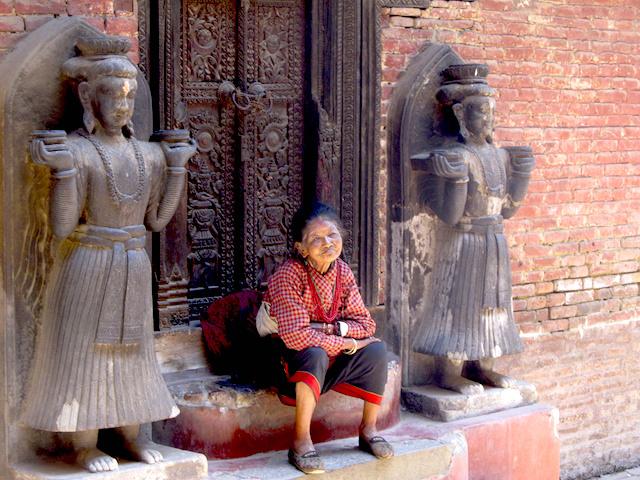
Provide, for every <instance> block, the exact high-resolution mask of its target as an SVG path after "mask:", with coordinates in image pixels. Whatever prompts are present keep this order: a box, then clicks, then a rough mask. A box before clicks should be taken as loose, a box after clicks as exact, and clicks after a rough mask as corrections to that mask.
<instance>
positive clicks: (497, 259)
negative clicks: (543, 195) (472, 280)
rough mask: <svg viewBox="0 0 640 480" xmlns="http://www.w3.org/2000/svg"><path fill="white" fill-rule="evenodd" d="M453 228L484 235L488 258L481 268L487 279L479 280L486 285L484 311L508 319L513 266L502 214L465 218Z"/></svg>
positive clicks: (501, 319) (498, 317) (486, 256)
mask: <svg viewBox="0 0 640 480" xmlns="http://www.w3.org/2000/svg"><path fill="white" fill-rule="evenodd" d="M452 228H454V229H455V230H457V231H458V232H464V233H471V234H474V235H478V236H481V237H484V242H483V244H484V249H485V250H484V259H485V261H484V265H483V266H482V267H481V270H480V272H482V276H483V277H484V279H483V280H482V281H479V282H478V285H482V288H483V289H484V295H483V296H484V299H483V304H482V305H483V311H484V313H483V315H489V316H495V318H496V319H498V320H500V321H506V320H504V319H505V318H507V319H508V313H507V312H508V310H510V308H511V268H510V264H509V252H508V250H507V242H506V240H505V238H504V224H503V218H502V215H488V216H485V217H474V218H469V219H466V221H465V219H463V220H462V221H461V222H460V223H458V224H457V225H455V226H454V227H452ZM478 280H480V279H479V278H478Z"/></svg>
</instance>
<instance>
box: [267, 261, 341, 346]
mask: <svg viewBox="0 0 640 480" xmlns="http://www.w3.org/2000/svg"><path fill="white" fill-rule="evenodd" d="M305 279H306V273H305V271H304V267H303V266H302V265H297V264H296V263H295V262H286V263H285V264H284V265H282V267H280V268H279V269H278V271H277V272H276V273H274V274H273V275H272V276H271V278H270V279H269V284H268V290H269V299H270V300H271V315H272V316H273V317H275V319H276V321H277V322H278V335H280V338H282V341H283V342H284V344H285V345H286V346H287V348H290V349H292V350H304V349H305V348H308V347H321V348H322V349H324V351H326V352H327V354H328V355H329V356H336V355H338V354H339V353H340V352H341V350H342V338H341V337H337V336H335V335H325V334H324V333H322V332H320V331H318V330H315V329H313V328H311V327H310V326H309V321H310V317H309V311H308V310H307V308H306V306H305V305H304V301H303V298H302V295H303V292H304V288H305Z"/></svg>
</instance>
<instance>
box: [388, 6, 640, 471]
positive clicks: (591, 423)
mask: <svg viewBox="0 0 640 480" xmlns="http://www.w3.org/2000/svg"><path fill="white" fill-rule="evenodd" d="M429 41H431V42H439V43H447V44H450V45H451V46H452V47H453V48H454V49H455V50H456V51H457V52H458V53H459V54H460V55H461V56H462V58H464V59H465V61H468V62H483V63H487V64H489V66H490V70H491V73H490V77H489V80H490V83H491V84H492V85H493V86H494V87H496V88H497V90H498V95H499V96H498V104H497V109H498V116H497V121H496V125H497V131H496V135H495V138H496V142H497V143H498V144H500V145H512V144H515V145H517V144H526V145H531V146H532V147H533V150H534V152H535V154H536V160H537V169H536V171H535V172H534V175H533V179H532V182H531V187H530V190H529V192H530V193H529V195H528V197H527V199H526V201H525V202H526V204H525V206H523V207H522V208H521V209H520V212H519V214H518V215H517V216H516V217H515V218H514V219H512V220H509V221H508V222H507V232H508V237H509V241H510V247H511V258H512V266H513V272H514V297H515V298H514V307H515V310H516V311H517V314H516V316H517V321H518V323H519V325H520V328H521V330H522V333H523V335H524V337H525V339H526V344H527V351H526V352H525V353H524V354H522V355H520V356H518V357H516V358H511V359H503V360H502V361H501V366H502V367H503V369H505V370H506V371H508V372H511V373H512V374H513V375H515V376H517V377H520V378H523V379H525V380H528V381H531V382H533V383H534V384H536V385H537V387H538V391H539V395H540V399H541V401H543V402H547V403H551V404H553V405H556V406H558V407H559V408H560V437H561V440H562V469H563V478H567V479H568V478H588V477H589V476H591V475H594V474H596V473H599V472H604V471H611V470H613V469H615V468H618V467H621V466H628V465H637V464H640V368H639V367H638V362H639V361H640V346H639V345H640V306H639V303H638V299H639V298H640V297H639V292H638V282H639V281H640V268H639V259H640V2H638V1H629V0H627V1H622V0H478V1H477V2H475V3H463V2H453V1H452V2H445V1H437V0H434V1H433V2H432V3H431V6H430V8H427V9H417V8H392V9H385V10H384V17H383V39H382V45H383V55H382V64H383V73H382V88H383V104H382V111H383V115H386V111H387V108H388V104H389V98H390V97H391V95H392V93H393V87H394V83H395V81H396V79H397V78H398V75H399V74H400V73H401V72H402V71H403V70H404V69H405V68H406V66H407V64H408V63H409V60H410V59H411V57H412V56H413V55H414V54H416V53H417V52H418V51H419V49H420V48H421V46H422V45H424V43H425V42H429ZM383 124H384V119H383ZM383 143H384V132H383ZM385 148H386V146H385V145H383V149H382V150H383V151H384V150H385ZM532 478H534V477H532Z"/></svg>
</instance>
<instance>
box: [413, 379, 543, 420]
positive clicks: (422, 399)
mask: <svg viewBox="0 0 640 480" xmlns="http://www.w3.org/2000/svg"><path fill="white" fill-rule="evenodd" d="M537 396H538V395H537V392H536V387H535V386H533V385H531V384H530V383H526V382H518V383H517V385H516V387H515V388H487V387H485V390H484V392H482V393H479V394H476V395H462V394H460V393H456V392H452V391H451V390H444V389H442V388H439V387H436V386H433V385H424V386H413V387H407V388H403V389H402V404H403V405H404V407H405V408H406V409H407V410H409V411H410V412H414V413H419V414H421V415H424V416H426V417H428V418H432V419H434V420H440V421H442V422H450V421H453V420H458V419H460V418H470V417H477V416H478V415H485V414H487V413H492V412H499V411H501V410H506V409H508V408H515V407H521V406H524V405H531V404H532V403H535V402H536V400H537Z"/></svg>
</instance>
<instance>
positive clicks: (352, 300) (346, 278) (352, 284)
mask: <svg viewBox="0 0 640 480" xmlns="http://www.w3.org/2000/svg"><path fill="white" fill-rule="evenodd" d="M341 267H343V269H342V272H341V273H342V282H343V283H342V288H343V298H344V300H343V304H342V312H341V313H342V315H341V316H342V321H343V322H345V323H346V324H347V325H348V326H349V330H348V331H347V337H352V338H368V337H371V336H372V335H373V334H374V333H375V332H376V324H375V322H374V321H373V318H371V314H370V313H369V310H367V307H365V306H364V302H363V301H362V296H361V295H360V290H358V285H357V284H356V279H355V277H354V275H353V272H352V271H351V268H349V265H347V264H346V263H344V264H343V265H341Z"/></svg>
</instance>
